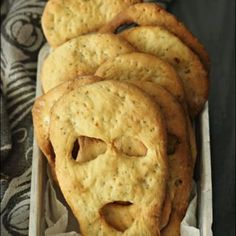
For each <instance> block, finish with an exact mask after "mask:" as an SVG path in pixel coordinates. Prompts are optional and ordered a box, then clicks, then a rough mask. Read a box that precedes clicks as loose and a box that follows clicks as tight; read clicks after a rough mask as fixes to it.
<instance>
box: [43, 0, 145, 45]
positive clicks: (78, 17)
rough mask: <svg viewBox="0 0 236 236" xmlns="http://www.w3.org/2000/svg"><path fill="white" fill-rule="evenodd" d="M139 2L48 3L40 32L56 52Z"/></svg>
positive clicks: (70, 0)
mask: <svg viewBox="0 0 236 236" xmlns="http://www.w3.org/2000/svg"><path fill="white" fill-rule="evenodd" d="M139 2H142V0H86V1H85V0H66V1H64V0H50V1H48V2H47V3H46V6H45V9H44V12H43V15H42V28H43V32H44V34H45V37H46V39H47V41H48V42H49V44H50V46H51V47H53V48H56V47H58V46H60V45H61V44H63V43H65V42H66V41H68V40H70V39H72V38H75V37H77V36H79V35H83V34H87V33H90V32H95V31H96V30H98V29H99V28H100V27H102V26H103V25H104V24H106V23H107V22H108V21H109V20H111V19H112V18H113V17H114V16H115V15H116V14H118V13H119V12H120V11H122V10H123V9H125V8H127V7H128V6H130V5H132V4H135V3H139Z"/></svg>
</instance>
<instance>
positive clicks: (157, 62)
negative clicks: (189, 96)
mask: <svg viewBox="0 0 236 236" xmlns="http://www.w3.org/2000/svg"><path fill="white" fill-rule="evenodd" d="M95 75H97V76H100V77H102V78H104V79H113V80H121V81H125V80H128V81H131V80H138V81H152V82H154V83H155V84H159V85H161V86H163V87H164V88H165V89H167V90H168V91H169V92H170V93H171V94H173V95H174V96H175V97H176V98H177V99H178V100H179V101H180V103H181V104H182V105H183V106H185V104H186V101H185V94H184V89H183V83H182V81H181V80H180V78H179V76H178V75H177V73H176V72H175V70H174V69H173V67H172V66H171V65H170V64H169V63H167V62H165V61H163V60H161V59H159V58H158V57H155V56H153V55H150V54H146V53H139V52H132V53H127V54H123V55H119V56H117V57H116V58H112V59H110V60H107V61H106V62H104V63H103V64H102V65H101V66H100V67H99V68H98V69H97V71H96V73H95Z"/></svg>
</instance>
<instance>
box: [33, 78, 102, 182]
mask: <svg viewBox="0 0 236 236" xmlns="http://www.w3.org/2000/svg"><path fill="white" fill-rule="evenodd" d="M98 81H101V78H98V77H97V76H80V77H78V78H77V79H74V80H68V81H65V82H64V83H62V84H60V85H58V86H57V87H55V88H54V89H52V90H50V91H49V92H48V93H46V94H44V95H42V96H40V97H38V98H37V99H36V100H35V102H34V105H33V108H32V117H33V124H34V133H35V135H36V139H37V143H38V146H39V148H40V149H41V151H42V152H43V154H44V156H45V157H46V158H47V160H48V164H49V166H50V169H51V173H52V176H53V178H54V180H55V181H57V178H56V173H55V153H54V151H53V148H52V145H51V142H50V140H49V127H50V120H51V109H52V107H53V105H54V104H55V103H56V102H57V101H58V100H59V99H60V98H61V97H62V96H63V95H64V94H65V93H68V92H70V91H71V90H73V89H75V88H78V87H81V86H83V85H86V84H90V83H95V82H98Z"/></svg>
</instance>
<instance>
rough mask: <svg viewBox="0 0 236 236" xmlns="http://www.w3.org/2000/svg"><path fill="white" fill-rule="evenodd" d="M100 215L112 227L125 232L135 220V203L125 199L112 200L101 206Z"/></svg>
mask: <svg viewBox="0 0 236 236" xmlns="http://www.w3.org/2000/svg"><path fill="white" fill-rule="evenodd" d="M100 215H101V217H102V218H103V219H104V220H105V221H106V223H107V224H108V225H109V226H110V227H112V228H114V229H115V230H117V231H120V232H125V231H126V230H127V229H128V228H129V227H130V226H131V225H132V224H133V222H134V216H135V213H134V205H133V204H132V203H131V202H125V201H115V202H111V203H108V204H106V205H105V206H103V207H102V208H101V210H100ZM114 215H115V216H116V217H114Z"/></svg>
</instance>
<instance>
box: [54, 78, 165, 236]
mask: <svg viewBox="0 0 236 236" xmlns="http://www.w3.org/2000/svg"><path fill="white" fill-rule="evenodd" d="M140 101H142V102H140ZM147 108H148V116H146V112H147ZM81 136H82V137H85V136H86V137H88V138H96V139H99V140H101V141H102V142H103V143H104V144H105V150H103V152H102V153H99V154H98V155H97V156H96V157H95V158H94V159H93V160H90V161H87V162H83V163H79V162H77V156H78V152H75V151H74V150H75V148H74V147H75V143H77V140H78V138H79V137H81ZM50 140H51V142H52V146H53V148H54V150H55V154H56V174H57V178H58V181H59V185H60V188H61V190H62V193H63V195H64V197H65V199H66V201H67V202H68V204H69V205H70V207H71V208H72V210H73V212H74V214H75V216H76V218H77V219H78V220H79V223H80V228H81V232H82V234H83V235H121V234H122V232H120V231H118V230H117V229H115V228H114V227H112V226H111V225H109V224H108V222H107V221H106V220H105V218H104V215H103V214H102V213H103V209H104V208H106V207H107V206H108V205H109V204H113V203H118V204H120V205H128V206H130V205H132V206H133V207H135V208H136V212H137V214H136V215H135V220H134V222H133V224H132V225H131V226H130V227H129V228H128V229H126V231H125V232H124V233H123V235H153V236H154V235H160V214H161V209H162V206H163V201H164V198H165V193H166V187H165V185H166V181H167V176H168V167H167V157H166V128H165V123H164V120H163V117H162V114H161V111H160V109H159V108H158V106H157V105H156V104H155V103H154V102H153V101H152V100H151V98H150V97H149V96H148V95H146V94H145V93H144V92H142V90H140V89H138V88H137V87H135V86H133V85H131V84H128V83H124V82H123V83H121V82H118V81H102V82H98V83H94V84H91V85H86V86H83V87H80V88H78V89H76V90H73V91H72V92H69V93H67V94H66V95H64V96H63V97H62V98H61V99H60V100H59V101H58V102H57V103H56V104H55V106H54V107H53V110H52V117H51V126H50ZM127 144H130V145H133V146H132V147H130V146H129V145H127ZM140 145H142V146H143V147H144V150H145V152H144V153H140V151H139V149H138V150H136V148H137V147H139V146H140ZM130 150H132V151H130Z"/></svg>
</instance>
